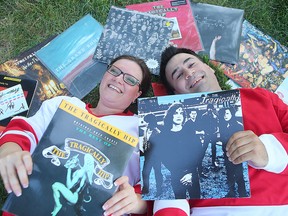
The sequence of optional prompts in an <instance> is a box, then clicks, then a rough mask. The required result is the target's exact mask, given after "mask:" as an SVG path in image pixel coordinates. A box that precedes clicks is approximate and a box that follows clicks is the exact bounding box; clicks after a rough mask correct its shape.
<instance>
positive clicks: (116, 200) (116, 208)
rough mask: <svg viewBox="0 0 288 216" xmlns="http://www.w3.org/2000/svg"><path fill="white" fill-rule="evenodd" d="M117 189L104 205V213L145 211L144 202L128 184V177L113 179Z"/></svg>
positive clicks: (117, 215)
mask: <svg viewBox="0 0 288 216" xmlns="http://www.w3.org/2000/svg"><path fill="white" fill-rule="evenodd" d="M115 185H116V186H119V189H118V191H117V192H116V193H115V194H114V195H113V196H112V198H110V199H109V200H108V201H107V202H106V203H105V204H104V205H103V209H104V210H105V212H104V215H113V216H120V215H123V214H128V213H135V214H141V213H145V212H146V202H145V201H144V200H141V195H140V194H136V193H135V191H134V188H133V187H132V186H131V185H130V184H129V182H128V177H127V176H122V177H120V178H119V179H117V180H116V181H115Z"/></svg>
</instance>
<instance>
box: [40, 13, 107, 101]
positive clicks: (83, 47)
mask: <svg viewBox="0 0 288 216" xmlns="http://www.w3.org/2000/svg"><path fill="white" fill-rule="evenodd" d="M102 30H103V27H102V25H101V24H100V23H99V22H98V21H97V20H95V19H94V18H93V17H92V16H91V15H90V14H87V15H86V16H84V17H83V18H81V19H80V20H79V21H77V22H76V23H74V24H73V25H72V26H70V27H69V28H68V29H66V30H65V31H64V32H63V33H61V34H60V35H58V36H57V37H56V38H55V39H54V40H52V41H51V42H50V43H49V44H47V45H46V46H45V47H43V48H42V49H41V50H39V51H38V52H36V56H37V57H38V58H39V59H40V61H41V62H42V63H43V64H44V65H45V66H46V67H47V68H48V69H49V70H50V71H51V72H52V73H53V74H54V75H55V76H56V77H57V79H58V80H60V81H61V82H63V83H64V84H65V86H66V87H67V88H68V89H69V91H70V92H71V93H72V94H73V95H74V96H77V97H79V98H83V97H84V96H85V95H86V94H88V93H89V92H90V91H91V90H92V89H93V88H94V87H95V86H96V85H97V84H98V83H99V82H100V80H101V78H102V75H103V73H104V72H105V70H106V66H107V65H105V64H104V66H103V64H102V63H100V62H97V61H95V60H94V59H93V58H92V57H93V53H94V51H95V48H96V46H97V43H98V41H99V38H100V35H101V33H102ZM98 68H99V69H98ZM97 69H98V70H97ZM98 72H99V73H98ZM96 73H97V75H98V76H95V74H96ZM82 76H85V77H87V76H88V77H89V78H87V79H85V80H86V82H83V79H81V77H82ZM87 82H88V83H87ZM87 85H88V86H89V89H87Z"/></svg>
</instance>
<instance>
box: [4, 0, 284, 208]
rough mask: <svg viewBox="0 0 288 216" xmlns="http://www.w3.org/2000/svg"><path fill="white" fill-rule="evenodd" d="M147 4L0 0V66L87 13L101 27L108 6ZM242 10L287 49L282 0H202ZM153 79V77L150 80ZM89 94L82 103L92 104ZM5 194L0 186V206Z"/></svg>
mask: <svg viewBox="0 0 288 216" xmlns="http://www.w3.org/2000/svg"><path fill="white" fill-rule="evenodd" d="M139 2H147V1H141V0H133V1H131V0H130V1H129V0H110V1H109V0H89V1H88V0H78V1H77V0H0V11H1V13H0V63H2V62H4V61H7V60H9V59H10V58H13V57H15V56H16V55H18V54H19V53H21V52H23V51H25V50H27V49H29V48H31V47H32V46H34V45H36V44H38V43H40V42H41V41H43V40H44V39H46V38H48V37H49V36H51V35H54V34H59V33H61V32H62V31H64V30H65V29H66V28H68V27H69V26H71V25H72V24H73V23H74V22H76V21H77V20H79V19H80V18H81V17H82V16H84V15H85V14H87V13H90V14H91V15H92V16H93V17H94V18H96V19H97V20H98V21H99V22H101V23H102V24H103V25H104V24H105V20H106V16H107V13H108V11H109V8H110V6H111V5H115V6H119V7H124V6H125V5H127V4H132V3H139ZM195 2H204V3H210V4H216V5H221V6H226V7H234V8H239V9H244V10H245V15H244V18H245V19H247V20H248V21H249V22H251V23H252V24H253V25H255V26H256V27H258V28H259V29H260V30H262V31H263V32H265V33H266V34H268V35H270V36H272V37H273V38H275V39H276V40H278V41H279V42H280V43H281V44H283V45H284V46H286V47H288V40H287V39H288V13H287V11H288V3H287V1H286V0H270V1H267V0H202V1H195ZM154 79H156V80H157V77H154ZM93 98H94V97H93V94H89V95H88V96H87V97H85V101H94V103H95V100H93ZM5 198H6V192H5V190H4V189H3V187H2V186H1V185H0V204H1V206H2V204H3V202H4V200H5Z"/></svg>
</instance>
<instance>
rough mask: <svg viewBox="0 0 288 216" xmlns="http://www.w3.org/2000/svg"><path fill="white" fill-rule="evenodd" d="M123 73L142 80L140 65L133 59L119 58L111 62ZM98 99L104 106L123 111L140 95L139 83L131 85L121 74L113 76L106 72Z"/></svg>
mask: <svg viewBox="0 0 288 216" xmlns="http://www.w3.org/2000/svg"><path fill="white" fill-rule="evenodd" d="M113 65H114V66H116V67H117V68H119V69H120V70H121V71H122V72H123V73H127V74H130V75H132V76H134V77H135V78H136V79H138V80H139V81H140V83H141V82H142V79H143V75H142V70H141V68H140V66H139V65H138V64H137V63H135V62H134V61H131V60H128V59H120V60H118V61H116V62H114V63H113ZM99 91H100V100H99V103H103V104H104V105H105V106H107V107H110V108H112V109H122V110H123V111H124V110H125V109H126V108H127V107H128V106H129V105H130V104H131V103H132V102H133V101H134V100H136V99H137V98H138V97H139V96H140V95H141V91H140V90H139V85H135V86H131V85H129V84H127V83H126V82H124V80H123V74H120V75H119V76H116V77H115V76H113V75H112V74H110V73H108V72H106V73H105V74H104V76H103V78H102V81H101V84H100V89H99Z"/></svg>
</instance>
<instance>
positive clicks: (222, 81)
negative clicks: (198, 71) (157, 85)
mask: <svg viewBox="0 0 288 216" xmlns="http://www.w3.org/2000/svg"><path fill="white" fill-rule="evenodd" d="M179 53H187V54H190V55H193V56H195V57H197V58H198V59H199V60H200V61H202V62H203V63H205V64H207V65H208V66H209V67H211V68H212V69H213V70H214V71H215V75H216V77H217V80H218V82H219V85H220V87H221V88H222V90H228V89H231V86H230V85H229V84H226V82H227V80H228V78H227V76H226V75H225V74H224V73H223V70H222V69H220V68H219V66H215V65H214V64H212V63H211V62H210V61H209V58H208V57H207V56H199V55H198V54H197V53H195V52H194V51H192V50H190V49H186V48H177V47H173V46H170V47H167V48H166V49H165V50H164V51H163V53H162V55H161V63H160V79H161V82H162V83H163V84H164V86H165V87H166V89H167V91H168V94H174V88H173V87H172V86H171V85H170V84H169V82H168V81H167V78H166V74H165V70H166V66H167V64H168V62H169V61H170V59H171V58H172V57H173V56H175V55H177V54H179Z"/></svg>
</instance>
